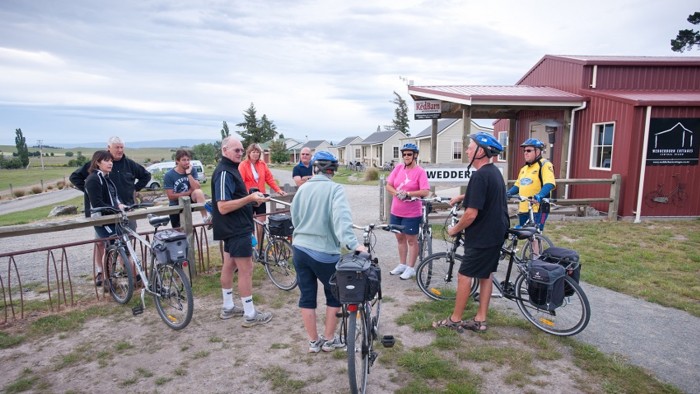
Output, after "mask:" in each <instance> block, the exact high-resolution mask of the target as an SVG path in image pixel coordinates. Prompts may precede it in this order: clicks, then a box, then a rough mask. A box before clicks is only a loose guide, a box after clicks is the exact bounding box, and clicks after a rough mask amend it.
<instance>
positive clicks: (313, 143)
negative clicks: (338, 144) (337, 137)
mask: <svg viewBox="0 0 700 394" xmlns="http://www.w3.org/2000/svg"><path fill="white" fill-rule="evenodd" d="M324 142H326V140H313V141H307V142H306V143H305V144H304V148H309V149H316V148H318V147H319V146H320V145H321V144H323V143H324Z"/></svg>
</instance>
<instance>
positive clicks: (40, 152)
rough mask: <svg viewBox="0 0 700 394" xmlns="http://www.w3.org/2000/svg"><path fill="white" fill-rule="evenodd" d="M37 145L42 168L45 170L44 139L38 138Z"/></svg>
mask: <svg viewBox="0 0 700 394" xmlns="http://www.w3.org/2000/svg"><path fill="white" fill-rule="evenodd" d="M36 143H37V145H39V157H40V158H41V170H42V171H44V149H43V147H44V140H37V141H36Z"/></svg>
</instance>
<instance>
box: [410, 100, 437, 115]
mask: <svg viewBox="0 0 700 394" xmlns="http://www.w3.org/2000/svg"><path fill="white" fill-rule="evenodd" d="M440 103H441V101H440V100H419V101H416V108H415V110H414V118H415V120H420V119H440V114H441V113H442V106H441V104H440Z"/></svg>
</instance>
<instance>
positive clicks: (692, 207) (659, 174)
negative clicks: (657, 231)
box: [641, 107, 700, 216]
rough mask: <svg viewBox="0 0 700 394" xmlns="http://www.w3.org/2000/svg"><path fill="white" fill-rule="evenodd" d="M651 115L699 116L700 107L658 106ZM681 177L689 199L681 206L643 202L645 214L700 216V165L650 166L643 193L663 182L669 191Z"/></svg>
mask: <svg viewBox="0 0 700 394" xmlns="http://www.w3.org/2000/svg"><path fill="white" fill-rule="evenodd" d="M651 117H652V118H700V108H697V107H695V108H694V107H658V108H653V109H652V111H651ZM674 175H677V176H678V179H679V180H680V181H681V182H682V183H685V190H686V194H687V196H688V199H687V200H686V201H685V202H684V204H683V206H682V207H677V206H675V205H673V204H655V205H654V206H651V207H650V206H648V205H646V204H644V202H643V203H642V213H641V214H642V216H700V198H698V196H700V165H696V166H647V167H646V173H645V174H644V195H646V194H648V193H649V191H652V190H655V189H656V188H657V187H658V185H659V184H662V185H663V191H664V193H669V192H670V191H671V190H673V188H675V187H676V180H675V179H674V178H673V176H674Z"/></svg>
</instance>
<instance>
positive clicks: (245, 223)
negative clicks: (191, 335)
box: [211, 137, 272, 328]
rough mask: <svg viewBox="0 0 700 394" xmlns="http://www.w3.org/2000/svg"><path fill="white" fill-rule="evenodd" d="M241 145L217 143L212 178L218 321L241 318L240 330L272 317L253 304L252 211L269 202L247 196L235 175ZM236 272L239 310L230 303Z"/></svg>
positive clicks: (256, 195)
mask: <svg viewBox="0 0 700 394" xmlns="http://www.w3.org/2000/svg"><path fill="white" fill-rule="evenodd" d="M243 152H244V150H243V145H242V144H241V141H239V140H237V139H235V138H233V137H226V138H224V140H223V141H221V161H220V162H219V165H218V166H216V169H215V170H214V174H213V175H212V184H211V194H212V215H214V216H213V218H214V220H213V224H214V239H215V240H217V241H224V261H223V266H222V267H221V292H222V295H223V299H224V302H223V306H222V308H221V313H220V314H219V317H220V318H222V319H230V318H232V317H240V316H243V317H244V319H243V324H242V325H243V327H246V328H249V327H254V326H256V325H258V324H265V323H267V322H269V321H270V320H271V319H272V313H270V312H263V311H261V310H257V309H256V308H255V305H254V304H253V244H252V237H253V207H252V206H251V204H261V203H265V202H266V201H268V200H269V199H270V198H269V197H265V195H264V194H262V193H260V192H255V193H250V194H248V189H247V188H246V187H245V183H243V179H242V178H241V174H240V173H239V172H238V164H240V162H241V159H242V157H243ZM235 270H238V292H239V293H240V294H239V295H240V297H241V303H242V305H243V307H239V306H236V305H234V302H233V272H234V271H235Z"/></svg>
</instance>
